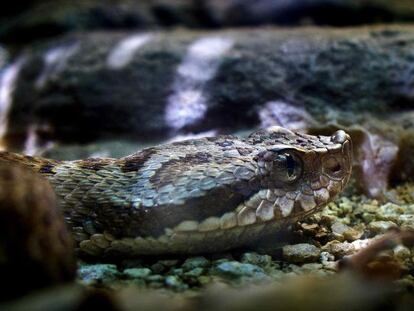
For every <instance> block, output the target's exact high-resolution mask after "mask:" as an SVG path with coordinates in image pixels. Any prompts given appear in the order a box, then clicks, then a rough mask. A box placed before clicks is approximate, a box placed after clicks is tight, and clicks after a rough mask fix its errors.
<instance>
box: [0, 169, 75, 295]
mask: <svg viewBox="0 0 414 311" xmlns="http://www.w3.org/2000/svg"><path fill="white" fill-rule="evenodd" d="M76 268H77V264H76V258H75V256H74V248H73V240H72V237H71V235H70V232H69V230H68V229H67V227H66V225H65V223H64V217H63V215H62V212H61V209H60V208H59V206H58V202H57V199H56V196H55V193H54V191H53V190H52V187H51V186H50V184H49V182H47V181H46V180H45V179H43V178H41V177H40V176H38V175H36V174H34V173H32V172H31V171H30V170H28V169H23V166H22V167H19V166H14V165H11V164H10V163H3V162H1V161H0V275H1V278H2V280H3V282H4V288H3V289H2V291H1V292H0V301H1V300H5V299H11V298H17V297H20V296H23V295H25V294H27V293H29V292H30V291H34V290H39V289H42V288H44V287H50V286H56V285H60V284H64V283H67V282H71V281H73V280H74V279H75V276H76Z"/></svg>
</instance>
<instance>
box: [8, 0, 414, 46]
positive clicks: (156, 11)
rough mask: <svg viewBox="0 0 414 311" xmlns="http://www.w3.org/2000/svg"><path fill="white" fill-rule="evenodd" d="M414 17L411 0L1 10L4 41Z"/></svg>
mask: <svg viewBox="0 0 414 311" xmlns="http://www.w3.org/2000/svg"><path fill="white" fill-rule="evenodd" d="M413 20H414V4H413V3H412V2H411V1H409V0H393V1H387V0H290V1H271V0H140V1H132V0H112V1H98V0H88V1H82V0H75V1H68V0H58V1H56V0H55V1H51V0H46V1H40V0H37V1H34V0H32V1H22V0H18V1H17V2H15V3H13V5H10V8H9V7H8V8H7V9H6V8H5V9H4V10H2V12H1V13H0V25H1V27H0V40H1V41H3V42H7V43H24V42H28V41H31V40H39V39H41V38H45V37H50V36H56V35H58V34H62V33H65V32H68V31H79V30H96V29H111V30H114V29H151V28H164V27H177V26H184V27H189V28H219V27H229V26H230V27H237V26H258V25H284V26H288V25H291V26H294V25H304V24H305V25H309V24H314V25H334V26H345V25H359V24H370V23H381V22H409V21H413Z"/></svg>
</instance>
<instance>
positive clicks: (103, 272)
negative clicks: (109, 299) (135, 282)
mask: <svg viewBox="0 0 414 311" xmlns="http://www.w3.org/2000/svg"><path fill="white" fill-rule="evenodd" d="M119 275H120V273H119V271H118V269H117V267H116V266H115V265H110V264H96V265H82V266H80V268H79V271H78V276H79V279H80V280H81V281H82V282H83V283H85V284H93V283H96V282H101V283H109V282H113V281H115V280H116V279H117V278H118V277H119Z"/></svg>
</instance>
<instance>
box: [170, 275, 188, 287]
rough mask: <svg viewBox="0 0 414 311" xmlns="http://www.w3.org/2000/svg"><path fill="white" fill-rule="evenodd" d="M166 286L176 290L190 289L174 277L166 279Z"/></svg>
mask: <svg viewBox="0 0 414 311" xmlns="http://www.w3.org/2000/svg"><path fill="white" fill-rule="evenodd" d="M165 285H167V287H169V288H172V289H175V290H185V289H187V288H188V285H186V284H184V283H183V282H182V281H181V280H180V278H178V277H177V276H174V275H170V276H167V277H166V278H165Z"/></svg>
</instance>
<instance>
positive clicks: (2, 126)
mask: <svg viewBox="0 0 414 311" xmlns="http://www.w3.org/2000/svg"><path fill="white" fill-rule="evenodd" d="M24 62H25V61H24V60H23V59H20V60H17V61H16V62H15V63H13V64H11V65H9V66H8V67H6V68H5V69H4V70H3V71H2V72H1V73H0V150H4V148H5V146H4V145H3V143H4V141H3V139H4V135H5V134H6V131H7V127H8V123H9V111H10V108H11V105H12V103H13V92H14V90H15V88H16V82H17V78H18V77H19V73H20V70H21V68H22V66H23V64H24Z"/></svg>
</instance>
